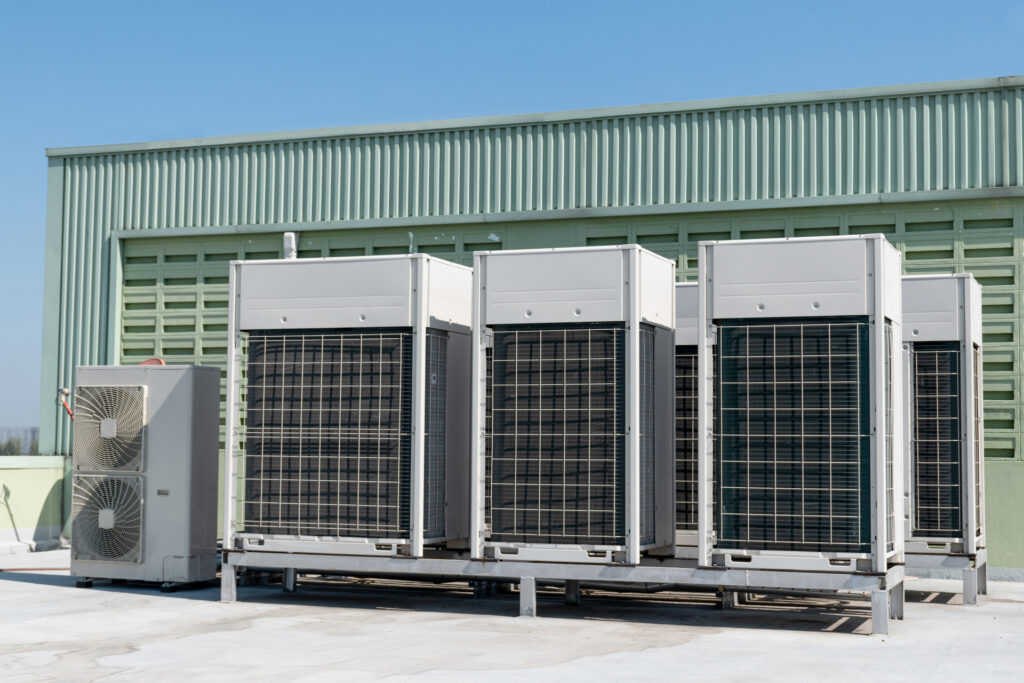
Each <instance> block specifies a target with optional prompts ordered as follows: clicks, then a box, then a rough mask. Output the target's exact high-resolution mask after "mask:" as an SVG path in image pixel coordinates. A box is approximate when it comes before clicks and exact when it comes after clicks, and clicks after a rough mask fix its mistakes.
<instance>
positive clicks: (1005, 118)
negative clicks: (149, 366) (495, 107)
mask: <svg viewBox="0 0 1024 683" xmlns="http://www.w3.org/2000/svg"><path fill="white" fill-rule="evenodd" d="M1022 135H1024V91H1022V88H1021V87H1020V86H1019V85H1018V86H1017V87H995V88H984V89H975V90H968V91H949V92H937V93H932V94H922V95H913V96H903V97H887V98H874V97H851V98H849V99H844V100H835V101H809V102H802V103H793V104H786V105H777V106H768V105H765V106H750V107H736V108H730V109H709V110H696V111H680V112H672V111H667V112H661V113H655V114H640V115H622V116H608V117H602V118H594V119H586V120H567V121H551V122H543V123H525V124H520V125H508V126H486V125H485V126H480V127H473V128H456V129H448V130H435V131H425V132H415V133H406V134H385V135H361V136H354V137H351V136H341V137H331V138H322V139H306V140H288V141H281V142H269V143H253V144H240V145H227V146H200V147H195V148H185V149H163V150H155V151H145V152H131V153H118V154H101V155H90V156H83V157H70V158H68V161H67V163H68V173H69V181H70V182H71V183H72V185H73V186H74V188H75V191H74V194H73V195H72V197H71V198H76V197H77V198H80V200H81V201H83V202H84V205H83V206H79V207H78V209H77V211H75V212H73V213H74V214H77V215H81V214H82V212H83V211H84V212H85V215H88V216H92V217H98V216H100V215H102V216H103V218H104V219H105V220H106V221H109V223H110V225H111V227H113V228H114V229H130V230H135V229H139V230H148V229H159V228H181V227H217V226H237V225H263V224H292V223H322V222H331V221H361V220H381V219H395V218H423V217H446V216H462V215H474V214H502V213H515V212H522V211H557V210H565V209H581V208H612V207H648V206H659V205H672V204H694V203H703V202H726V201H752V200H767V199H785V198H798V197H799V198H808V197H838V196H844V195H854V196H855V195H864V194H875V193H890V192H926V191H932V190H966V189H971V188H985V187H1010V186H1022V185H1024V155H1022V144H1021V138H1022Z"/></svg>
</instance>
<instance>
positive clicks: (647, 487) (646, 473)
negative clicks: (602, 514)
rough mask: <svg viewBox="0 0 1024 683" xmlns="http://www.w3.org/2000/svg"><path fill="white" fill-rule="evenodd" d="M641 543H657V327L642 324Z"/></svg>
mask: <svg viewBox="0 0 1024 683" xmlns="http://www.w3.org/2000/svg"><path fill="white" fill-rule="evenodd" d="M639 379H640V543H641V544H642V545H645V544H649V543H653V542H654V381H655V380H654V328H653V327H651V326H650V325H641V326H640V378H639Z"/></svg>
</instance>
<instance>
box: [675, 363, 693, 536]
mask: <svg viewBox="0 0 1024 683" xmlns="http://www.w3.org/2000/svg"><path fill="white" fill-rule="evenodd" d="M676 529H679V530H681V531H696V530H697V347H696V346H677V347H676Z"/></svg>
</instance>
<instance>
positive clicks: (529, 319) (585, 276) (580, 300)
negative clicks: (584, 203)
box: [481, 248, 628, 325]
mask: <svg viewBox="0 0 1024 683" xmlns="http://www.w3.org/2000/svg"><path fill="white" fill-rule="evenodd" d="M626 253H628V252H626V251H624V250H622V249H619V248H607V249H602V248H596V249H568V250H554V249H544V250H536V251H518V252H509V253H501V252H488V253H486V254H481V259H482V260H483V261H484V262H485V264H484V271H483V280H484V281H483V282H482V283H481V285H482V287H483V288H484V292H483V299H484V306H483V309H484V310H483V311H482V314H483V320H482V321H481V322H482V324H485V325H501V324H524V323H552V322H610V321H619V320H625V316H626V313H627V312H626V301H625V297H626V293H625V290H624V287H623V283H624V281H625V279H626V277H625V276H626V272H625V261H624V254H626Z"/></svg>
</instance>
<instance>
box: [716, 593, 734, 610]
mask: <svg viewBox="0 0 1024 683" xmlns="http://www.w3.org/2000/svg"><path fill="white" fill-rule="evenodd" d="M738 597H739V594H738V593H737V592H736V591H718V600H719V602H718V608H719V609H734V608H735V607H736V604H737V601H738Z"/></svg>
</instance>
